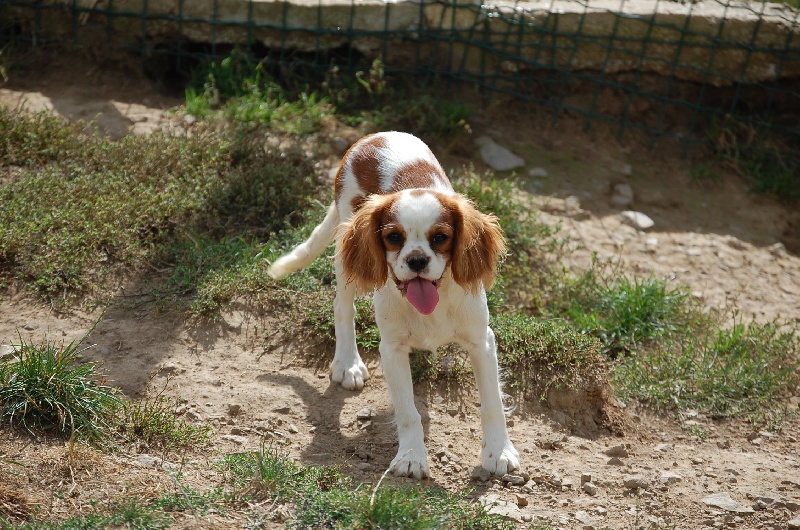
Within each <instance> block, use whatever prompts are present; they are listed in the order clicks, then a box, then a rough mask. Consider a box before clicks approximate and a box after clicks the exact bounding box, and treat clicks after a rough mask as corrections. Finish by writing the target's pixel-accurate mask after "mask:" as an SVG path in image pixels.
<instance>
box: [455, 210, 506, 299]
mask: <svg viewBox="0 0 800 530" xmlns="http://www.w3.org/2000/svg"><path fill="white" fill-rule="evenodd" d="M451 208H452V212H453V215H454V221H455V225H456V226H455V227H454V228H455V231H456V237H455V245H454V247H453V255H452V257H451V261H450V267H451V270H452V271H453V279H454V280H455V281H456V283H457V284H458V285H460V286H461V287H463V288H465V289H466V290H468V291H471V292H476V291H477V290H478V288H479V287H480V285H481V284H483V286H484V287H485V288H486V289H489V288H491V286H492V285H493V284H494V279H495V276H496V275H497V265H498V262H499V261H500V258H502V257H503V255H504V254H505V252H506V240H505V238H504V237H503V230H502V228H500V223H499V221H498V220H497V217H496V216H494V215H492V214H488V215H487V214H484V213H481V212H479V211H478V209H477V208H475V205H474V204H473V203H472V201H470V200H469V199H466V198H464V197H460V198H455V199H453V200H452V206H451Z"/></svg>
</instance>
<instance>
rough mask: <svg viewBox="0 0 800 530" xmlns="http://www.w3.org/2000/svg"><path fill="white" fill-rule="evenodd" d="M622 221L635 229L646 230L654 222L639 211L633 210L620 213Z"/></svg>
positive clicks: (651, 226)
mask: <svg viewBox="0 0 800 530" xmlns="http://www.w3.org/2000/svg"><path fill="white" fill-rule="evenodd" d="M620 216H621V217H622V221H623V222H624V223H626V224H628V225H630V226H632V227H634V228H635V229H636V230H648V229H650V228H653V226H654V225H655V222H653V220H652V219H650V218H649V217H647V216H646V215H645V214H643V213H641V212H634V211H632V210H625V211H624V212H622V213H621V214H620Z"/></svg>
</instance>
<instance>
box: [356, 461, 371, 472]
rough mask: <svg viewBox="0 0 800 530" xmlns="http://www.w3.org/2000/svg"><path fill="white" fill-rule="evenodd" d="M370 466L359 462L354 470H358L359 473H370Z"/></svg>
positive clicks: (367, 463)
mask: <svg viewBox="0 0 800 530" xmlns="http://www.w3.org/2000/svg"><path fill="white" fill-rule="evenodd" d="M372 467H373V466H372V464H370V463H369V462H359V463H357V464H356V468H357V469H360V470H361V471H372Z"/></svg>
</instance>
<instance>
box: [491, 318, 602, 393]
mask: <svg viewBox="0 0 800 530" xmlns="http://www.w3.org/2000/svg"><path fill="white" fill-rule="evenodd" d="M491 325H492V329H493V330H494V332H495V337H496V341H497V351H498V357H499V361H500V365H501V366H502V367H503V369H504V374H506V381H505V384H506V386H507V387H510V388H513V389H515V390H518V391H521V392H524V393H525V394H526V395H531V396H533V397H536V398H539V399H543V398H544V397H545V396H546V393H547V391H548V390H549V389H551V388H554V389H575V388H578V387H579V386H584V387H594V386H597V385H598V384H600V383H602V381H604V380H605V379H606V378H607V374H606V368H605V362H604V361H605V359H604V358H603V356H602V355H601V349H600V344H599V343H598V341H597V340H596V339H594V338H593V337H591V336H588V335H585V334H580V333H578V332H577V331H575V329H574V328H572V327H570V326H567V325H565V324H564V323H562V322H557V321H552V320H544V321H542V320H536V319H534V318H532V317H529V316H526V315H520V314H498V315H495V316H494V317H493V319H492V322H491Z"/></svg>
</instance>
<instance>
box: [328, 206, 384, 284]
mask: <svg viewBox="0 0 800 530" xmlns="http://www.w3.org/2000/svg"><path fill="white" fill-rule="evenodd" d="M395 199H396V197H395V196H392V195H388V196H387V195H373V196H371V197H370V198H369V199H367V200H366V201H364V204H363V205H362V207H361V208H360V209H359V210H358V211H356V212H355V213H354V214H353V216H352V217H351V218H350V220H349V221H348V222H346V223H343V224H342V228H341V229H342V237H341V239H340V247H339V254H340V256H341V258H342V265H343V266H344V275H345V277H346V278H347V282H348V283H349V282H355V284H356V287H357V288H358V290H359V291H361V292H369V291H371V290H372V289H375V288H379V287H381V286H383V284H385V283H386V281H387V280H388V279H389V264H388V263H387V262H386V249H385V248H384V240H383V237H382V231H381V227H382V225H383V222H382V221H383V218H384V215H386V213H387V212H388V210H389V209H390V208H391V206H392V205H393V204H394V201H395Z"/></svg>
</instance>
